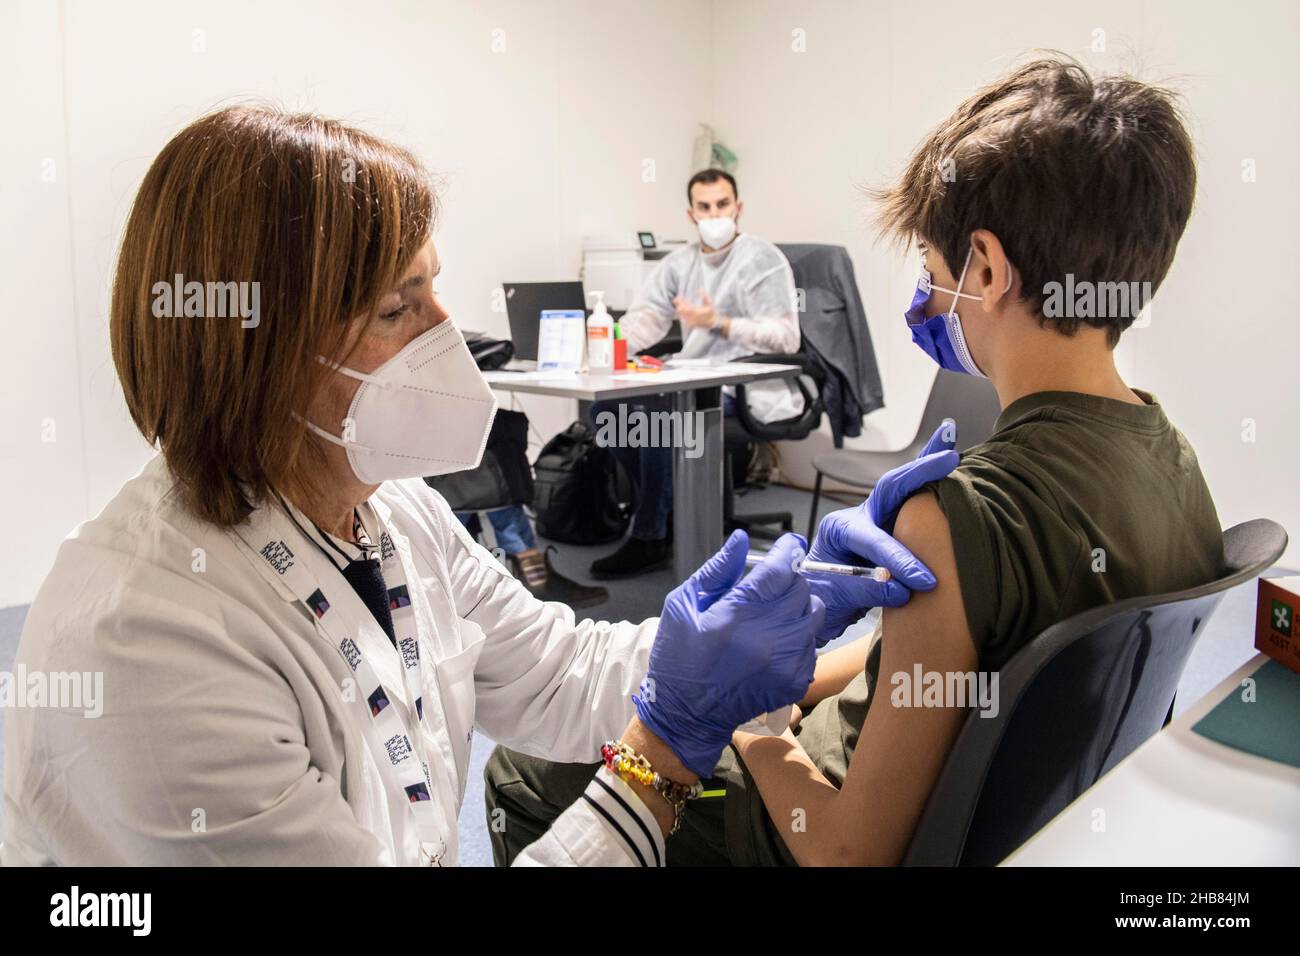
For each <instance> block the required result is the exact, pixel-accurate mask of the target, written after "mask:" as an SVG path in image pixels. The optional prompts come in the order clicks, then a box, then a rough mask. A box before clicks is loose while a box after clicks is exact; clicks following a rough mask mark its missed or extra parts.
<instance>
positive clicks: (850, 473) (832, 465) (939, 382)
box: [808, 369, 1000, 543]
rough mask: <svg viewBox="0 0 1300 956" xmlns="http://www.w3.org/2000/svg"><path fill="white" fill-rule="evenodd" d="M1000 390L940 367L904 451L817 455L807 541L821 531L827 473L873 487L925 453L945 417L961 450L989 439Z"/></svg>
mask: <svg viewBox="0 0 1300 956" xmlns="http://www.w3.org/2000/svg"><path fill="white" fill-rule="evenodd" d="M999 410H1000V409H999V406H998V395H997V392H995V391H994V390H993V385H992V383H991V382H989V381H988V379H983V378H979V377H978V376H975V375H963V374H961V373H960V372H949V371H947V370H946V369H940V370H939V373H938V375H936V376H935V379H934V385H933V386H931V388H930V397H929V399H928V400H927V401H926V403H925V412H924V413H923V414H922V415H921V424H920V425H919V426H918V427H917V430H916V435H915V436H914V437H913V438H912V441H911V442H910V443H909V444H908V446H907V447H906V448H904V449H902V450H900V451H854V450H853V449H851V448H836V449H834V450H832V451H827V452H822V453H821V454H820V455H817V456H816V457H815V458H813V468H814V469H816V471H817V479H816V482H815V483H814V484H813V499H812V510H811V511H810V512H809V514H808V541H809V543H811V542H812V539H813V535H814V534H816V531H817V506H818V504H819V503H820V502H821V497H822V478H823V477H826V478H830V479H832V480H834V481H839V482H843V483H844V484H846V485H852V486H854V487H855V488H862V489H864V490H866V491H868V492H869V491H870V490H871V489H872V488H874V487H875V486H876V482H878V481H879V480H880V479H881V478H882V477H883V476H884V474H885V473H886V472H887V471H891V470H892V469H894V468H897V467H898V466H899V465H903V464H906V463H907V462H909V461H911V460H912V459H913V458H915V457H916V456H917V455H918V454H920V452H921V449H922V448H924V447H925V443H926V442H927V441H929V440H930V436H931V435H933V434H934V430H935V429H936V428H938V427H939V425H940V424H942V422H943V420H944V419H945V418H951V419H952V420H953V421H955V422H956V423H957V441H958V442H959V444H958V446H957V447H958V450H959V451H960V450H963V449H966V448H970V447H971V446H972V445H978V444H979V443H980V442H983V441H986V440H987V439H988V437H989V436H990V435H992V434H993V425H994V423H995V422H996V421H997V418H998V412H999Z"/></svg>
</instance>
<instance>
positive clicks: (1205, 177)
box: [0, 0, 1300, 607]
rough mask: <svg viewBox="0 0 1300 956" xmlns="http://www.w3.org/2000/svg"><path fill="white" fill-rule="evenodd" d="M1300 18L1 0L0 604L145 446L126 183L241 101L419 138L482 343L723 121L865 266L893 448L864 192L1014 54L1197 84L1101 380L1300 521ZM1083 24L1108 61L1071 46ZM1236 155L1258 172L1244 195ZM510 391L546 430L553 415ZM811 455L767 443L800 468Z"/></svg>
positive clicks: (886, 428) (758, 175)
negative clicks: (5, 339) (1182, 201)
mask: <svg viewBox="0 0 1300 956" xmlns="http://www.w3.org/2000/svg"><path fill="white" fill-rule="evenodd" d="M1298 21H1300V13H1297V10H1296V9H1295V7H1294V6H1293V5H1292V4H1290V3H1288V2H1285V0H1273V2H1250V3H1236V4H1232V5H1226V4H1221V3H1218V2H1198V3H1188V2H1176V0H1143V2H1140V3H1130V2H1120V0H1104V2H1100V3H1098V2H1092V3H1089V4H1087V5H1083V4H1075V3H1050V4H1048V3H1042V2H1041V0H1037V2H1031V0H1006V2H1003V3H1000V4H998V5H996V7H993V8H988V7H978V6H970V5H967V4H957V3H953V2H938V3H932V4H928V5H924V6H922V7H917V6H915V5H913V4H909V3H904V2H898V0H891V2H875V0H873V2H850V0H807V2H802V3H799V4H793V3H788V2H781V0H710V2H705V0H667V2H665V0H657V2H655V3H653V4H643V3H636V2H631V0H604V2H601V0H544V2H533V3H530V2H523V0H520V2H513V3H507V2H478V3H468V2H452V0H446V2H434V3H431V2H416V0H409V2H390V3H370V4H357V3H354V2H342V0H332V2H325V3H312V4H310V5H301V6H291V5H289V4H287V3H268V2H260V3H252V2H247V0H241V2H223V3H216V2H212V3H188V4H184V3H167V2H161V0H137V2H134V3H129V4H128V3H113V4H107V3H98V2H90V0H64V2H62V3H51V2H48V0H4V2H3V5H2V6H0V89H3V90H4V91H5V93H6V94H7V95H6V101H5V107H6V110H7V111H8V115H7V121H8V122H7V124H6V125H7V129H9V130H11V131H17V135H11V136H10V137H8V140H7V142H6V148H5V149H4V150H0V213H2V215H3V220H2V221H3V229H0V243H3V245H2V246H0V287H2V288H3V289H4V291H5V294H6V305H7V315H6V316H5V318H4V320H3V321H4V323H5V326H4V327H5V329H6V331H7V332H8V333H9V341H10V347H9V348H7V349H4V350H0V383H2V384H0V413H2V414H3V416H4V423H5V431H4V439H3V443H2V444H0V467H2V468H3V470H2V471H0V490H2V491H4V492H8V494H6V495H5V500H7V501H9V502H12V503H15V504H14V505H12V506H11V508H10V513H9V521H8V524H7V531H8V534H7V535H6V539H7V545H8V547H7V548H6V553H7V554H8V555H10V557H8V558H6V560H5V563H4V565H3V570H4V571H5V573H4V574H3V575H0V607H3V606H6V605H11V604H18V603H25V602H27V601H29V600H30V599H31V598H32V596H33V595H34V593H35V590H36V587H37V585H38V584H39V581H40V580H41V578H42V577H43V576H44V574H45V572H46V570H47V569H48V567H49V565H50V563H51V561H52V560H53V557H54V551H55V549H56V547H57V545H58V542H59V541H60V540H61V539H62V538H63V537H64V536H65V535H66V534H67V533H68V531H70V530H71V529H72V528H73V527H74V526H75V525H76V524H77V523H78V522H79V521H81V520H83V519H84V518H86V517H87V516H89V515H91V514H93V513H94V512H96V511H97V510H98V509H99V508H100V507H102V506H103V504H104V503H105V502H106V501H107V500H108V499H109V498H110V497H111V496H112V494H113V493H114V492H115V491H116V489H117V488H118V487H119V486H120V484H121V482H122V481H123V480H124V479H125V478H126V477H128V476H129V475H131V474H132V473H134V472H135V471H136V470H137V469H138V468H139V467H140V465H141V464H142V463H143V462H144V461H145V460H147V458H148V456H149V455H150V451H149V449H147V448H146V447H145V445H144V443H143V441H142V440H141V439H140V438H139V436H138V435H137V434H136V432H135V431H134V428H133V427H132V425H131V423H130V421H129V418H128V417H127V414H126V409H125V406H124V404H123V402H122V399H121V394H120V390H119V388H118V385H117V383H116V378H115V374H114V370H113V366H112V362H111V359H110V356H109V351H108V337H107V323H106V317H107V310H108V292H107V290H108V283H109V279H110V276H111V271H110V270H111V267H112V263H113V259H114V255H115V248H116V243H117V240H118V237H119V235H120V231H121V227H122V223H123V221H124V219H125V215H126V211H127V208H128V205H129V202H130V200H131V197H132V195H133V193H134V191H135V188H136V186H137V184H138V182H139V180H140V177H141V176H142V175H143V173H144V170H145V168H146V167H147V165H148V163H149V162H150V161H151V159H152V158H153V156H154V155H155V154H156V153H157V151H158V149H159V148H161V146H162V145H163V143H164V142H165V141H166V140H167V139H168V138H169V136H171V135H172V134H173V133H174V132H175V131H176V130H177V129H178V128H180V127H181V126H182V125H184V124H185V123H186V122H188V121H189V120H191V119H193V118H194V117H195V116H197V115H198V114H199V113H201V112H204V111H206V110H208V109H211V108H212V107H214V106H217V105H219V104H222V103H225V102H229V101H232V100H237V99H243V98H248V97H261V98H266V99H271V100H273V101H276V102H279V103H281V104H282V105H285V106H288V107H291V108H300V109H310V110H316V111H319V112H322V113H326V114H331V115H335V116H338V117H340V118H343V119H345V120H347V121H350V122H353V123H355V124H358V125H362V126H365V127H366V128H368V129H371V130H373V131H375V132H377V133H380V134H382V135H387V136H390V137H392V138H394V139H396V140H398V141H400V142H402V143H405V144H407V145H409V146H410V147H412V148H414V149H415V150H416V151H417V152H418V153H419V154H420V155H421V156H422V157H423V158H424V160H425V161H426V162H427V163H428V164H429V166H430V167H431V168H433V169H435V170H437V171H440V172H442V173H444V174H445V175H446V176H447V180H448V190H447V194H446V210H445V214H444V217H443V220H442V225H441V229H440V231H439V234H438V243H439V251H440V254H441V256H442V258H443V260H444V261H445V264H446V271H445V278H444V279H442V280H440V283H439V285H440V291H441V292H442V293H443V296H444V298H445V299H446V300H447V301H448V302H449V303H450V304H451V306H452V308H453V313H454V314H455V315H456V318H457V320H458V321H459V322H460V323H461V324H462V325H463V326H464V327H467V328H481V329H484V330H487V331H490V332H495V333H498V334H501V333H504V332H505V330H506V324H505V316H504V314H501V313H493V312H492V311H491V302H492V290H493V289H494V288H495V287H496V285H497V284H498V283H499V282H501V281H502V280H507V279H509V280H512V281H516V280H530V279H549V278H567V277H573V276H575V275H576V272H577V268H578V261H579V244H578V240H579V237H580V236H581V235H582V234H583V233H584V232H589V231H598V230H605V229H610V228H636V227H641V228H651V229H655V230H658V231H661V232H664V233H667V234H669V235H675V236H681V235H684V234H685V229H684V224H683V221H682V212H681V210H682V206H683V201H682V198H681V195H680V193H681V187H682V183H683V182H684V180H685V178H686V177H687V176H688V175H689V173H690V172H691V170H690V167H689V163H690V150H691V145H692V141H693V138H694V136H695V133H696V123H697V122H698V121H701V120H705V121H711V122H712V123H713V124H714V125H715V126H716V127H717V128H718V130H719V132H720V134H721V135H722V136H723V138H724V139H725V141H726V142H728V143H729V144H730V145H731V146H732V147H733V148H734V149H736V150H737V152H738V153H739V154H740V157H741V166H740V168H739V170H738V174H739V176H740V182H741V190H742V198H744V200H745V203H746V217H745V227H746V228H747V229H749V230H751V231H754V232H756V233H758V234H760V235H764V236H766V237H768V238H771V239H773V240H777V241H818V242H837V243H842V244H844V245H846V246H848V247H849V249H850V252H851V253H852V254H853V257H854V260H855V263H856V265H857V269H858V277H859V283H860V285H861V287H862V292H863V295H864V298H865V301H866V304H867V309H868V312H869V314H870V321H871V326H872V333H873V337H874V339H875V344H876V348H877V350H878V355H879V359H880V363H881V369H882V373H883V375H884V379H885V391H886V400H887V402H888V407H887V408H885V409H883V410H882V411H880V412H878V413H876V414H875V415H872V416H871V417H870V418H869V419H868V423H867V431H866V434H865V435H864V436H863V438H861V439H859V440H857V441H856V442H854V444H855V445H857V446H859V447H870V448H893V447H899V446H901V445H903V444H905V443H906V441H907V440H908V438H910V436H911V433H912V431H914V429H915V427H916V422H917V420H918V419H919V417H920V413H921V406H922V403H923V401H924V397H925V395H926V393H927V391H928V389H929V384H930V379H931V377H932V375H933V369H932V367H931V366H930V365H929V364H928V360H927V359H926V358H925V357H924V356H923V355H922V354H921V353H920V352H919V350H917V349H916V348H915V347H914V346H912V345H911V343H910V339H909V337H908V335H907V332H906V330H905V329H904V328H903V326H902V320H901V316H900V313H901V311H902V309H903V307H904V305H905V304H906V300H907V298H908V296H909V294H910V291H911V287H912V283H913V282H914V276H913V275H912V272H911V268H910V266H909V265H908V264H907V263H905V262H904V260H903V259H902V258H901V257H900V256H899V255H897V254H895V253H894V252H892V251H890V250H887V249H884V248H881V247H878V246H875V245H873V243H872V238H871V234H870V232H869V230H868V229H867V227H866V217H867V214H868V207H867V206H866V205H865V204H864V203H863V202H862V200H861V199H860V196H859V193H858V191H857V188H856V187H857V186H858V185H860V184H863V183H869V182H879V181H880V180H881V179H882V178H883V177H885V176H887V175H888V174H890V173H892V172H896V171H897V170H898V168H899V167H900V166H901V164H902V163H903V161H904V160H905V159H906V157H907V155H908V153H909V151H910V150H911V148H912V147H913V146H914V145H915V143H916V142H917V141H918V140H919V138H920V137H921V136H922V134H923V133H924V132H925V131H926V130H927V129H928V128H929V127H930V126H932V125H933V124H934V123H935V122H937V121H938V120H939V119H941V118H942V117H944V116H945V115H947V113H948V112H949V111H950V110H951V109H952V107H953V106H954V105H955V104H956V103H957V102H958V100H959V99H961V98H962V97H963V96H965V95H966V94H967V93H968V92H969V91H970V90H971V89H972V88H973V87H975V86H976V85H978V84H980V83H983V82H986V81H988V80H989V79H991V78H994V77H995V76H997V75H998V74H999V73H1001V72H1002V71H1004V70H1005V69H1007V68H1008V67H1009V66H1010V65H1011V64H1012V63H1013V62H1015V60H1016V59H1017V58H1018V57H1019V56H1020V55H1022V54H1023V53H1024V52H1025V51H1027V50H1032V49H1034V48H1058V49H1062V50H1065V51H1067V52H1070V53H1073V54H1075V55H1077V56H1079V57H1080V58H1081V59H1083V60H1084V61H1085V62H1087V63H1089V64H1092V65H1093V66H1095V67H1098V68H1127V69H1136V70H1137V71H1138V72H1139V73H1140V74H1141V75H1143V76H1144V77H1146V78H1148V79H1165V78H1168V79H1170V80H1171V81H1172V82H1174V83H1175V84H1176V85H1177V86H1178V87H1180V88H1181V89H1183V90H1184V91H1185V93H1186V95H1187V106H1188V109H1189V112H1190V114H1191V117H1192V122H1193V127H1194V128H1193V132H1194V135H1195V137H1196V139H1197V142H1198V147H1199V150H1200V159H1201V173H1200V175H1201V179H1200V191H1199V196H1198V206H1197V209H1196V212H1195V214H1194V216H1193V220H1192V223H1191V225H1190V227H1189V229H1188V232H1187V235H1186V237H1185V238H1184V240H1183V244H1182V247H1181V249H1180V252H1179V256H1178V259H1177V262H1176V263H1175V266H1174V269H1173V272H1172V273H1171V275H1170V277H1169V279H1168V280H1167V282H1166V285H1165V287H1164V288H1163V289H1162V290H1161V292H1160V294H1159V295H1158V296H1157V299H1156V302H1155V312H1154V321H1153V323H1152V325H1151V327H1150V328H1148V329H1142V330H1134V331H1133V332H1131V333H1130V335H1129V336H1128V337H1127V341H1126V342H1125V343H1124V344H1123V345H1121V353H1120V356H1121V364H1122V367H1123V371H1124V372H1125V374H1126V375H1128V376H1129V377H1130V380H1131V381H1132V382H1133V383H1134V384H1137V385H1140V386H1143V387H1147V388H1150V389H1151V390H1152V391H1154V392H1155V393H1156V394H1157V395H1158V396H1159V397H1160V399H1161V400H1162V401H1163V402H1164V403H1165V404H1166V406H1167V407H1168V409H1169V411H1170V414H1171V417H1172V418H1173V419H1174V421H1175V422H1176V423H1177V424H1178V425H1179V427H1181V428H1182V429H1183V431H1184V432H1186V434H1187V435H1188V436H1189V438H1190V439H1191V441H1192V442H1193V444H1194V445H1195V446H1196V448H1197V449H1198V451H1199V453H1200V456H1201V461H1202V465H1203V467H1204V469H1205V472H1206V475H1207V477H1208V480H1209V482H1210V486H1211V488H1212V490H1213V491H1214V493H1215V497H1216V500H1217V501H1218V503H1219V508H1220V517H1221V518H1222V520H1223V522H1224V524H1225V525H1227V524H1232V523H1235V522H1237V521H1240V520H1243V519H1245V518H1248V517H1252V516H1255V515H1259V514H1266V515H1269V516H1271V517H1274V518H1276V519H1277V520H1279V521H1281V522H1282V523H1283V524H1284V525H1286V526H1287V527H1288V528H1289V529H1290V530H1291V531H1292V532H1293V535H1295V536H1296V537H1297V538H1300V499H1298V496H1297V495H1296V484H1297V483H1296V481H1295V479H1294V478H1293V476H1294V475H1296V474H1297V473H1300V447H1298V444H1300V443H1296V442H1295V441H1294V440H1293V437H1292V436H1293V433H1294V431H1295V429H1294V423H1295V422H1296V421H1297V419H1298V418H1300V389H1297V387H1296V385H1295V372H1294V368H1295V359H1294V356H1295V355H1296V354H1297V353H1300V332H1297V328H1298V327H1300V326H1298V325H1297V320H1296V318H1295V317H1294V316H1293V315H1292V314H1291V313H1292V311H1293V310H1292V308H1291V306H1290V296H1289V294H1288V291H1287V290H1288V289H1289V285H1290V282H1289V280H1290V271H1291V269H1290V267H1291V263H1293V262H1295V261H1297V259H1298V258H1300V256H1298V255H1297V254H1298V253H1300V237H1298V233H1297V230H1296V229H1295V227H1294V225H1293V223H1294V222H1295V221H1296V219H1297V216H1296V213H1297V206H1298V205H1300V193H1298V192H1297V190H1296V187H1295V184H1296V183H1297V182H1298V181H1300V177H1298V176H1297V173H1300V168H1298V166H1300V159H1298V158H1297V157H1300V141H1298V140H1300V129H1298V128H1297V125H1296V123H1295V121H1294V117H1295V107H1294V100H1295V95H1296V92H1297V86H1298V85H1300V84H1297V76H1298V73H1300V70H1298V69H1297V66H1296V58H1295V56H1294V54H1293V51H1292V50H1291V48H1290V44H1291V38H1293V37H1294V36H1296V35H1297V26H1300V23H1298ZM1096 29H1102V30H1104V31H1105V37H1106V49H1105V51H1104V52H1093V51H1092V50H1091V49H1090V47H1091V45H1092V43H1093V40H1094V32H1093V31H1094V30H1096ZM196 30H198V31H203V33H202V34H200V36H201V37H202V39H203V41H204V45H205V49H204V50H202V51H198V50H196V49H195V48H194V47H195V37H196V34H195V33H194V31H196ZM496 30H500V31H504V32H503V33H494V31H496ZM794 30H803V31H804V34H803V36H804V37H805V43H806V51H805V52H802V53H796V52H794V51H793V49H792V40H793V39H794V36H793V35H792V31H794ZM502 39H504V44H505V48H504V51H502V52H493V42H494V40H496V41H497V43H498V46H499V44H500V41H501V40H502ZM1246 158H1251V159H1254V160H1255V163H1256V168H1257V170H1258V174H1257V181H1256V182H1254V183H1243V182H1242V178H1241V163H1242V160H1243V159H1246ZM645 159H653V160H654V161H655V165H656V172H657V180H656V181H655V182H649V183H647V182H644V181H643V177H642V170H643V161H644V160H645ZM51 170H52V173H53V181H46V179H48V178H49V176H50V173H51ZM528 408H529V413H530V415H531V416H532V417H533V419H534V421H535V422H536V424H537V427H538V432H539V433H541V434H550V433H553V432H554V431H556V430H558V429H559V428H560V427H561V426H562V425H563V424H564V423H565V422H566V421H567V420H568V417H569V415H570V413H571V408H570V406H569V404H568V403H563V402H554V401H551V402H547V401H545V400H530V401H529V405H528ZM1244 419H1252V420H1253V421H1254V423H1255V429H1256V440H1255V441H1254V442H1253V443H1250V442H1244V441H1243V440H1242V433H1243V424H1242V423H1243V420H1244ZM51 438H52V439H53V440H52V441H51V440H48V439H51ZM43 439H45V440H43ZM827 446H829V437H824V438H823V440H822V445H821V446H820V447H827ZM817 447H819V446H818V445H817V443H816V442H815V441H810V442H807V443H804V444H803V445H800V446H793V447H787V448H786V450H785V462H786V464H787V466H788V467H789V468H790V469H791V470H792V471H793V475H794V477H795V479H796V480H804V481H807V480H809V478H810V472H809V470H808V468H807V465H806V459H807V457H808V455H809V454H810V453H811V451H812V450H814V449H815V448H817ZM1298 548H1300V546H1293V548H1292V550H1291V552H1290V554H1289V555H1288V559H1289V560H1290V561H1291V563H1293V564H1294V563H1295V562H1296V561H1297V560H1300V550H1298Z"/></svg>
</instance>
